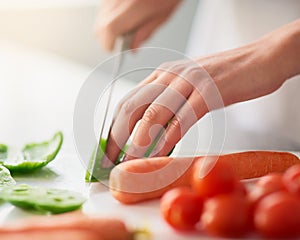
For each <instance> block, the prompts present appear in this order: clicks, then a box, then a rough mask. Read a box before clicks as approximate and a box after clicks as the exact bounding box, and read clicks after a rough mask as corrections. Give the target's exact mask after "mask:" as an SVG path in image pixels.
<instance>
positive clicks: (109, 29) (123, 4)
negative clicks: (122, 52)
mask: <svg viewBox="0 0 300 240" xmlns="http://www.w3.org/2000/svg"><path fill="white" fill-rule="evenodd" d="M147 9H149V10H147ZM152 10H153V11H154V10H155V8H154V9H153V8H151V7H150V6H146V5H145V3H144V2H143V1H137V2H136V3H135V4H134V5H133V4H132V2H131V1H120V4H119V5H118V6H117V7H115V8H113V9H110V11H108V13H107V14H103V15H102V16H101V19H100V20H99V21H98V23H97V36H98V37H99V39H100V40H101V44H102V46H103V48H104V49H106V50H108V51H111V50H113V48H114V45H115V41H116V38H117V37H118V36H121V35H123V34H126V33H129V32H134V30H135V29H137V28H138V27H139V26H142V25H143V24H145V23H146V22H147V21H148V20H149V19H150V17H151V16H152V15H153V11H152Z"/></svg>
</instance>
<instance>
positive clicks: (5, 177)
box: [0, 165, 16, 189]
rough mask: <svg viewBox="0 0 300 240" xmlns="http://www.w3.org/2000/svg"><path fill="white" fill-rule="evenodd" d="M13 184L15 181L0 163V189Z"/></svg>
mask: <svg viewBox="0 0 300 240" xmlns="http://www.w3.org/2000/svg"><path fill="white" fill-rule="evenodd" d="M15 184H16V181H15V180H14V179H13V178H12V176H11V175H10V172H9V170H8V169H7V168H5V167H4V166H1V165H0V189H2V188H3V187H7V186H13V185H15Z"/></svg>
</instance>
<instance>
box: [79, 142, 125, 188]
mask: <svg viewBox="0 0 300 240" xmlns="http://www.w3.org/2000/svg"><path fill="white" fill-rule="evenodd" d="M106 144H107V141H106V139H101V140H100V148H101V149H100V150H99V152H98V156H97V158H96V163H95V169H94V173H93V177H92V182H98V181H99V180H105V179H108V178H109V174H110V172H111V170H112V168H113V167H110V168H103V167H102V165H101V161H102V158H103V155H104V152H105V149H106ZM126 148H127V145H126V146H125V147H124V149H123V150H122V151H121V153H120V155H119V157H118V159H117V163H116V164H119V163H120V161H121V159H122V157H123V154H124V152H125V150H126ZM95 154H96V149H95V150H94V152H93V154H92V156H91V159H90V161H89V166H88V169H87V171H86V174H85V181H88V179H89V177H90V174H91V171H92V164H93V161H94V157H95Z"/></svg>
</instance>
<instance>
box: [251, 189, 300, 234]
mask: <svg viewBox="0 0 300 240" xmlns="http://www.w3.org/2000/svg"><path fill="white" fill-rule="evenodd" d="M299 222H300V199H299V197H297V196H295V195H293V194H291V193H288V192H275V193H272V194H270V195H268V196H266V197H265V198H263V199H262V200H261V201H260V202H259V203H258V206H257V208H256V210H255V215H254V224H255V227H256V229H257V230H258V232H259V233H261V234H262V235H263V236H265V237H269V238H285V239H287V238H290V237H296V236H299V234H300V228H299Z"/></svg>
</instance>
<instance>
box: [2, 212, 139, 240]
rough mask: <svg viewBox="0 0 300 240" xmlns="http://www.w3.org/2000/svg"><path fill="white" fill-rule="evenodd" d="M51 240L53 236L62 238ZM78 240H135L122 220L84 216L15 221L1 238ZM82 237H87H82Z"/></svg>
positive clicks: (74, 215) (8, 225) (7, 227)
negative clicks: (47, 237)
mask: <svg viewBox="0 0 300 240" xmlns="http://www.w3.org/2000/svg"><path fill="white" fill-rule="evenodd" d="M59 234H62V235H61V237H59V238H50V236H59ZM76 234H77V235H78V236H77V237H76V238H74V239H78V240H80V239H82V240H85V239H89V240H96V239H100V240H131V239H133V233H132V232H130V231H129V230H128V229H127V228H126V226H125V224H124V223H123V222H122V221H121V220H118V219H110V218H99V217H92V216H86V215H84V214H80V213H75V214H74V213H71V214H62V215H57V216H43V217H33V218H29V219H26V221H22V222H14V223H13V224H7V225H5V226H1V227H0V239H1V240H2V239H9V240H33V239H35V238H36V239H46V238H44V235H45V236H49V239H70V240H71V239H72V237H73V236H74V235H76ZM79 236H82V237H83V238H79Z"/></svg>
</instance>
